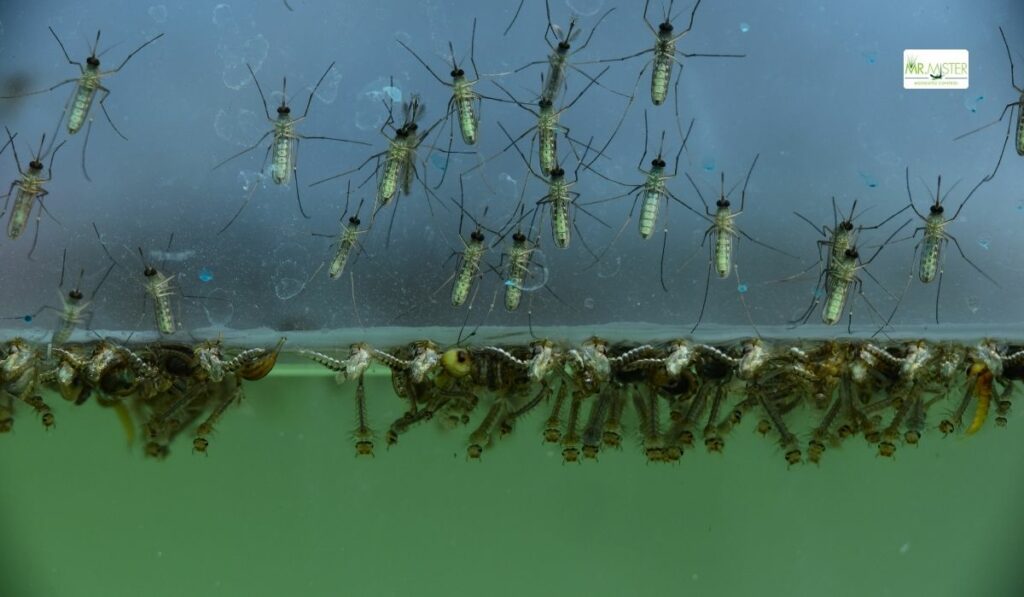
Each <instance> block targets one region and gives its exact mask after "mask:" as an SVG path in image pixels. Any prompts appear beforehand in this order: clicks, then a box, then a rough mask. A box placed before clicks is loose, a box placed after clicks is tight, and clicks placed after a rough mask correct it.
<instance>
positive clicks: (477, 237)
mask: <svg viewBox="0 0 1024 597" xmlns="http://www.w3.org/2000/svg"><path fill="white" fill-rule="evenodd" d="M469 239H470V240H471V241H473V242H475V243H482V242H484V233H483V232H480V231H479V230H474V231H473V232H471V233H470V235H469Z"/></svg>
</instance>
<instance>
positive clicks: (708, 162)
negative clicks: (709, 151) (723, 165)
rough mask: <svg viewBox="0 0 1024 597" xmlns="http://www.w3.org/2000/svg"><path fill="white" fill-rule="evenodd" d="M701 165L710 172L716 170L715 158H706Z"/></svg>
mask: <svg viewBox="0 0 1024 597" xmlns="http://www.w3.org/2000/svg"><path fill="white" fill-rule="evenodd" d="M701 166H702V167H703V168H704V169H705V170H707V171H708V172H714V171H715V158H704V162H703V163H702V164H701Z"/></svg>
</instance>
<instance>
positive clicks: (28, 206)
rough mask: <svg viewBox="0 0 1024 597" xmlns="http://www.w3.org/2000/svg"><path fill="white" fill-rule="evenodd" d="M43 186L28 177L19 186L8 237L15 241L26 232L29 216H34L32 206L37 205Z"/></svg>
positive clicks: (9, 221)
mask: <svg viewBox="0 0 1024 597" xmlns="http://www.w3.org/2000/svg"><path fill="white" fill-rule="evenodd" d="M41 190H42V186H41V185H40V184H39V181H38V180H36V179H35V178H34V177H32V176H31V175H28V176H26V177H25V179H23V181H22V182H21V183H20V184H19V185H18V192H17V195H16V196H15V198H14V207H13V208H12V209H11V219H10V220H8V222H7V236H8V237H10V238H11V240H14V239H16V238H18V237H19V236H21V234H22V233H23V232H25V227H26V226H27V225H28V220H29V216H31V215H32V206H33V205H35V200H36V197H37V196H38V195H39V194H40V191H41Z"/></svg>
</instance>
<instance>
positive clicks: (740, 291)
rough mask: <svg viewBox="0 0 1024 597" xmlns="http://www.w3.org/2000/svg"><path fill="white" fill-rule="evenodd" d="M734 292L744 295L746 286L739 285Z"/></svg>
mask: <svg viewBox="0 0 1024 597" xmlns="http://www.w3.org/2000/svg"><path fill="white" fill-rule="evenodd" d="M736 290H737V291H738V292H739V293H740V294H744V293H745V292H746V291H747V285H746V284H740V285H739V286H737V287H736Z"/></svg>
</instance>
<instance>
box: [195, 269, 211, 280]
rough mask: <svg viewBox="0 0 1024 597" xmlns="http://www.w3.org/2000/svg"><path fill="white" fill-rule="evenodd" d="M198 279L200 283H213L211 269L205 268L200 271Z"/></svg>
mask: <svg viewBox="0 0 1024 597" xmlns="http://www.w3.org/2000/svg"><path fill="white" fill-rule="evenodd" d="M196 277H198V278H199V281H200V282H212V281H213V272H212V271H210V268H208V267H204V268H201V269H200V270H199V274H198V275H197V276H196Z"/></svg>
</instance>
